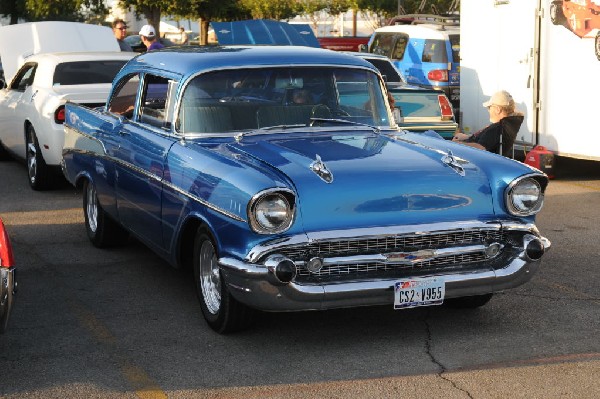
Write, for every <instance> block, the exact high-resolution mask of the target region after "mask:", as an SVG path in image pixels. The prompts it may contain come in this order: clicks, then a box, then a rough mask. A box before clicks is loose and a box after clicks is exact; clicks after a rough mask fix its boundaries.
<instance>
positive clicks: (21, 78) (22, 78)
mask: <svg viewBox="0 0 600 399" xmlns="http://www.w3.org/2000/svg"><path fill="white" fill-rule="evenodd" d="M36 69H37V64H25V65H23V67H21V69H20V70H19V72H17V75H16V77H15V79H14V80H13V83H12V85H11V89H13V90H16V91H25V89H26V88H27V87H28V86H31V85H32V84H33V78H34V77H35V70H36Z"/></svg>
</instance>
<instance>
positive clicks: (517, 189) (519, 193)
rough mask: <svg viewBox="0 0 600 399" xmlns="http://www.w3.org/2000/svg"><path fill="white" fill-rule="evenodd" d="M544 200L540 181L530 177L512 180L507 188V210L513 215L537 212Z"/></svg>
mask: <svg viewBox="0 0 600 399" xmlns="http://www.w3.org/2000/svg"><path fill="white" fill-rule="evenodd" d="M543 202H544V193H543V192H542V187H541V186H540V183H539V182H538V181H537V180H535V179H532V178H525V179H521V180H518V181H515V182H513V184H511V186H510V187H509V190H508V198H507V206H508V211H509V212H510V213H512V214H514V215H519V216H529V215H533V214H535V213H537V212H539V210H540V209H542V204H543Z"/></svg>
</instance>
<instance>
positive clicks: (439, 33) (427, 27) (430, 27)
mask: <svg viewBox="0 0 600 399" xmlns="http://www.w3.org/2000/svg"><path fill="white" fill-rule="evenodd" d="M380 32H391V33H393V32H398V33H402V32H404V33H407V34H408V35H409V36H411V37H420V38H423V39H446V38H448V35H458V34H460V28H459V27H457V26H444V27H442V26H440V25H435V24H418V25H390V26H384V27H381V28H378V29H376V30H375V33H380Z"/></svg>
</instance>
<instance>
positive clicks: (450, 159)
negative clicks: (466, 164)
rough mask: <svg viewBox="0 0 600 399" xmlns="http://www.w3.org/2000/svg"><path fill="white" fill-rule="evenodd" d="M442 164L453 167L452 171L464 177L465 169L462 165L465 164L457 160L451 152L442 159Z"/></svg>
mask: <svg viewBox="0 0 600 399" xmlns="http://www.w3.org/2000/svg"><path fill="white" fill-rule="evenodd" d="M442 163H444V164H445V165H446V166H449V167H451V168H452V170H454V171H455V172H456V173H458V174H459V175H461V176H463V177H464V175H465V168H463V167H462V165H461V163H463V162H461V161H460V160H458V159H457V158H455V157H454V154H452V151H451V150H448V153H447V154H446V155H444V156H443V157H442Z"/></svg>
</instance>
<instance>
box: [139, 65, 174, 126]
mask: <svg viewBox="0 0 600 399" xmlns="http://www.w3.org/2000/svg"><path fill="white" fill-rule="evenodd" d="M175 87H176V85H175V84H174V82H173V81H169V79H167V78H163V77H161V76H155V75H146V76H145V77H144V89H143V91H142V106H141V112H140V121H141V122H143V123H147V124H149V125H151V126H155V127H166V126H167V123H166V122H167V121H168V120H167V118H168V114H169V113H170V106H169V103H170V101H169V98H171V96H170V93H171V92H172V91H173V90H174V88H175Z"/></svg>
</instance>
